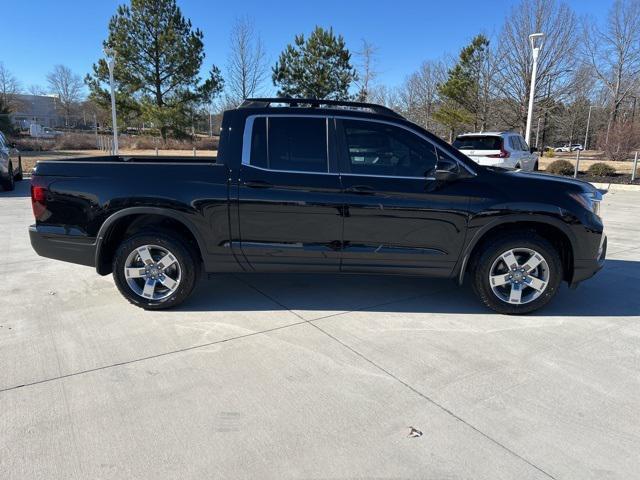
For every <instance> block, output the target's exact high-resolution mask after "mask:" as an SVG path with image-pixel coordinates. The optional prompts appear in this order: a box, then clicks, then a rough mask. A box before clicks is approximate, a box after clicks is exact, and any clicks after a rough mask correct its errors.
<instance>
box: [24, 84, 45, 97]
mask: <svg viewBox="0 0 640 480" xmlns="http://www.w3.org/2000/svg"><path fill="white" fill-rule="evenodd" d="M27 92H29V94H30V95H36V96H39V95H46V93H47V92H46V90H45V89H44V88H43V87H41V86H40V85H29V88H27Z"/></svg>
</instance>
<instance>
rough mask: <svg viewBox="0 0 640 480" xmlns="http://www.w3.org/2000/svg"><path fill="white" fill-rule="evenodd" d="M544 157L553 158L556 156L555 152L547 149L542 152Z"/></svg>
mask: <svg viewBox="0 0 640 480" xmlns="http://www.w3.org/2000/svg"><path fill="white" fill-rule="evenodd" d="M544 156H545V157H547V158H553V157H555V156H556V152H554V150H553V148H551V147H549V148H547V149H546V150H545V151H544Z"/></svg>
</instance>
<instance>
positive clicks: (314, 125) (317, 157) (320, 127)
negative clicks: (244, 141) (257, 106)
mask: <svg viewBox="0 0 640 480" xmlns="http://www.w3.org/2000/svg"><path fill="white" fill-rule="evenodd" d="M250 163H251V165H255V166H257V167H262V168H268V169H270V170H290V171H296V172H327V171H328V162H327V120H326V119H325V118H303V117H268V118H264V117H259V118H256V119H254V122H253V130H252V132H251V156H250Z"/></svg>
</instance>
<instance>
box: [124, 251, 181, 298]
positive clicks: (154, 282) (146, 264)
mask: <svg viewBox="0 0 640 480" xmlns="http://www.w3.org/2000/svg"><path fill="white" fill-rule="evenodd" d="M181 275H182V270H181V269H180V264H179V263H178V260H177V259H176V257H175V255H173V254H172V253H171V252H170V251H169V250H167V249H166V248H164V247H160V246H158V245H143V246H140V247H138V248H136V249H135V250H133V251H132V252H131V253H130V254H129V256H128V257H127V261H126V262H125V266H124V277H125V278H126V280H127V285H129V288H131V290H133V291H134V292H135V293H136V294H137V295H139V296H140V297H142V298H145V299H148V300H162V299H163V298H167V297H169V296H170V295H171V294H173V292H175V291H176V289H177V288H178V285H180V278H181Z"/></svg>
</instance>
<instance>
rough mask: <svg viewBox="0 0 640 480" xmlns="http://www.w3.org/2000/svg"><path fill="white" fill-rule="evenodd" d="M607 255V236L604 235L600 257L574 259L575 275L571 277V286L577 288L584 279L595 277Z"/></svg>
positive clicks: (599, 251) (599, 252)
mask: <svg viewBox="0 0 640 480" xmlns="http://www.w3.org/2000/svg"><path fill="white" fill-rule="evenodd" d="M606 256H607V237H606V236H605V235H604V234H603V235H602V243H601V244H600V248H599V250H598V257H597V258H595V259H589V260H574V262H573V277H572V278H571V284H570V286H571V288H575V287H577V286H578V284H579V283H580V282H582V281H584V280H587V279H589V278H591V277H593V276H594V275H595V274H596V273H598V272H599V271H600V270H601V269H602V267H604V262H605V260H606Z"/></svg>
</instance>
